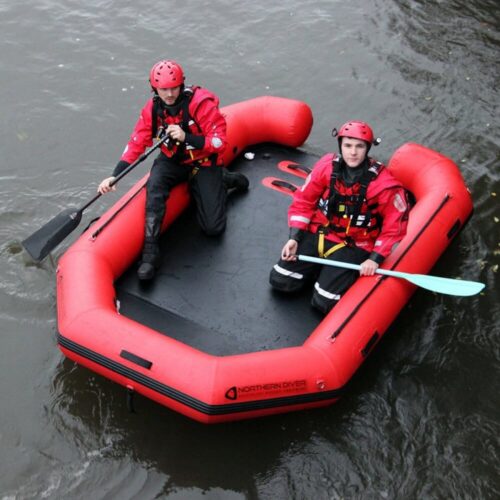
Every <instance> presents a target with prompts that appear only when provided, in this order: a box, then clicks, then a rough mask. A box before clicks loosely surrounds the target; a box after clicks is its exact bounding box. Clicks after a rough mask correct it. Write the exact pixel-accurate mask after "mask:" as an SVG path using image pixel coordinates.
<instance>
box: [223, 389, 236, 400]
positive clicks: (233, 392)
mask: <svg viewBox="0 0 500 500" xmlns="http://www.w3.org/2000/svg"><path fill="white" fill-rule="evenodd" d="M225 396H226V399H230V400H231V401H234V400H235V399H236V398H237V397H238V389H236V387H235V386H233V387H231V388H229V389H228V390H227V391H226V394H225Z"/></svg>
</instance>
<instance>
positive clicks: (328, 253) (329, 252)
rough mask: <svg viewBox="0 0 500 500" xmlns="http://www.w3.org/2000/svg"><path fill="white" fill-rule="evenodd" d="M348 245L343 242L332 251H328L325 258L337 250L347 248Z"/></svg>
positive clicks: (331, 249)
mask: <svg viewBox="0 0 500 500" xmlns="http://www.w3.org/2000/svg"><path fill="white" fill-rule="evenodd" d="M346 244H347V243H346V242H345V241H342V242H341V243H337V244H336V245H335V246H333V247H332V248H330V250H328V252H326V253H325V255H324V257H325V258H326V257H328V256H329V255H332V253H333V252H336V251H337V250H340V249H341V248H343V247H345V246H346Z"/></svg>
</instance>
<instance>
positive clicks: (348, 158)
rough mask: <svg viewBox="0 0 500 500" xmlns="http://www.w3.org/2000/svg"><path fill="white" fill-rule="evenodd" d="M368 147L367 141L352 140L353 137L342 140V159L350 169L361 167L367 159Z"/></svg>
mask: <svg viewBox="0 0 500 500" xmlns="http://www.w3.org/2000/svg"><path fill="white" fill-rule="evenodd" d="M367 149H368V146H367V144H366V142H365V141H360V140H359V139H352V138H351V137H343V138H342V146H341V152H342V158H343V159H344V161H345V162H346V164H347V166H348V167H351V168H355V167H359V166H360V165H361V163H363V160H364V159H365V158H366V152H367Z"/></svg>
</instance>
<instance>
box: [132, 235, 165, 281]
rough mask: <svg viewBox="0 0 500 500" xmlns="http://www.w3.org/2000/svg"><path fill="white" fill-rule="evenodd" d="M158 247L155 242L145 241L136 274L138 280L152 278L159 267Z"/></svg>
mask: <svg viewBox="0 0 500 500" xmlns="http://www.w3.org/2000/svg"><path fill="white" fill-rule="evenodd" d="M160 263H161V258H160V247H159V245H158V243H157V242H152V243H150V242H147V241H146V242H145V243H144V248H143V249H142V259H141V265H140V266H139V269H137V276H138V278H139V279H140V280H151V279H153V278H154V276H155V273H156V270H157V269H158V268H159V267H160Z"/></svg>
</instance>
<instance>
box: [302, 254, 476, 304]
mask: <svg viewBox="0 0 500 500" xmlns="http://www.w3.org/2000/svg"><path fill="white" fill-rule="evenodd" d="M297 259H299V260H302V261H305V262H314V263H316V264H322V265H327V266H335V267H343V268H345V269H355V270H358V271H359V269H360V268H361V266H360V265H359V264H350V263H348V262H339V261H337V260H328V259H320V258H318V257H309V256H308V255H297ZM375 272H376V273H377V274H383V275H385V276H392V277H393V278H403V279H405V280H407V281H409V282H410V283H413V284H414V285H417V286H420V287H422V288H425V289H426V290H431V291H432V292H437V293H444V294H447V295H457V296H461V297H468V296H470V295H476V294H478V293H479V292H480V291H481V290H482V289H483V288H484V287H485V285H484V283H479V282H477V281H464V280H456V279H451V278H441V277H439V276H429V275H427V274H411V273H402V272H400V271H390V270H388V269H377V270H376V271H375Z"/></svg>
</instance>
